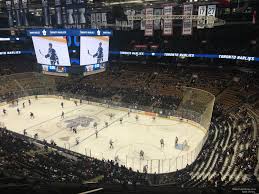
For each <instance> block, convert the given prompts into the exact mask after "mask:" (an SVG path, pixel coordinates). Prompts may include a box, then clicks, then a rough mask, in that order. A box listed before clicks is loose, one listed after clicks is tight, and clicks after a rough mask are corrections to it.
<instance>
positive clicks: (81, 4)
mask: <svg viewBox="0 0 259 194" xmlns="http://www.w3.org/2000/svg"><path fill="white" fill-rule="evenodd" d="M77 5H78V23H79V24H85V23H86V6H85V5H86V1H85V0H78V4H77Z"/></svg>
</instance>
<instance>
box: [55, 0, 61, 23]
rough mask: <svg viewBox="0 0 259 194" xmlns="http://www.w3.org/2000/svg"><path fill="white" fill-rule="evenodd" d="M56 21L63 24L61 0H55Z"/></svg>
mask: <svg viewBox="0 0 259 194" xmlns="http://www.w3.org/2000/svg"><path fill="white" fill-rule="evenodd" d="M55 12H56V23H57V25H62V8H61V0H55Z"/></svg>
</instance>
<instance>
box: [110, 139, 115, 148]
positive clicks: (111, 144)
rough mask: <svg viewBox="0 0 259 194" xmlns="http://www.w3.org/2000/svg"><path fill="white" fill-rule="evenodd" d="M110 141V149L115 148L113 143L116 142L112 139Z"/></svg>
mask: <svg viewBox="0 0 259 194" xmlns="http://www.w3.org/2000/svg"><path fill="white" fill-rule="evenodd" d="M109 143H110V149H113V148H114V147H113V143H114V142H113V141H112V139H110V142H109Z"/></svg>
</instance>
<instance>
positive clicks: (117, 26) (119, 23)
mask: <svg viewBox="0 0 259 194" xmlns="http://www.w3.org/2000/svg"><path fill="white" fill-rule="evenodd" d="M115 25H116V30H120V29H121V26H122V22H121V21H119V20H116V21H115Z"/></svg>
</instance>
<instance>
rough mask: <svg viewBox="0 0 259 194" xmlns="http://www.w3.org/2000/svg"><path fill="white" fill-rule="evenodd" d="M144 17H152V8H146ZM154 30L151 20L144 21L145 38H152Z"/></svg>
mask: <svg viewBox="0 0 259 194" xmlns="http://www.w3.org/2000/svg"><path fill="white" fill-rule="evenodd" d="M145 12H146V14H145V15H146V17H148V16H153V8H146V11H145ZM153 32H154V28H153V20H152V19H146V24H145V36H153Z"/></svg>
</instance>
